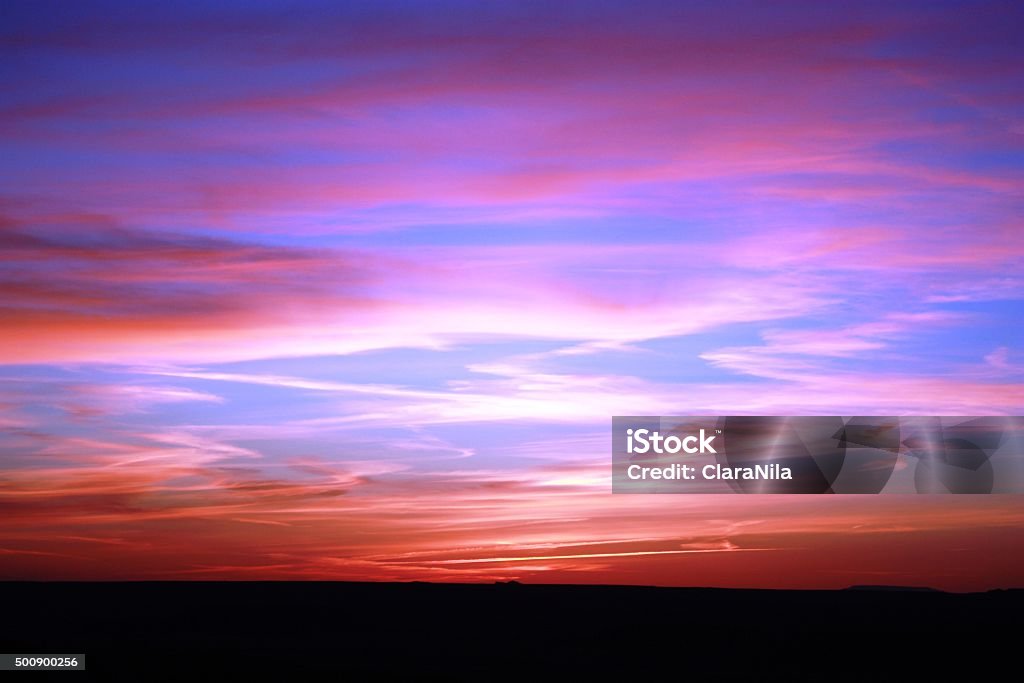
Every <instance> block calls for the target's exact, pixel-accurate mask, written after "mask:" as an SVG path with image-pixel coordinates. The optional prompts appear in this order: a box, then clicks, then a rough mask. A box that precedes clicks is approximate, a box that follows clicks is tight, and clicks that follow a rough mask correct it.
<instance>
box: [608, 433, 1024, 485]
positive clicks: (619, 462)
mask: <svg viewBox="0 0 1024 683" xmlns="http://www.w3.org/2000/svg"><path fill="white" fill-rule="evenodd" d="M612 490H613V492H614V493H804V494H806V493H828V494H871V493H900V494H906V493H927V494H932V493H966V494H993V493H996V494H998V493H1024V418H1021V417H1004V416H983V417H964V416H956V417H954V416H910V417H882V416H861V417H840V416H815V417H805V416H801V417H781V416H689V417H681V416H651V415H645V416H617V417H613V418H612Z"/></svg>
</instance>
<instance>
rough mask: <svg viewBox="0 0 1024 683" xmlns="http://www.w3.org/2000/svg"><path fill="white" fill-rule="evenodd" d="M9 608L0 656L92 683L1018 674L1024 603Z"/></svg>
mask: <svg viewBox="0 0 1024 683" xmlns="http://www.w3.org/2000/svg"><path fill="white" fill-rule="evenodd" d="M0 604H2V606H3V613H4V619H3V621H2V628H0V651H2V652H19V653H20V652H26V653H61V652H68V653H71V652H74V653H81V652H84V653H86V655H87V660H86V661H87V666H88V672H87V673H88V675H89V678H91V679H93V680H133V681H148V680H154V679H172V680H208V679H221V680H241V679H244V678H245V677H247V676H249V675H255V674H262V675H267V674H270V675H271V680H288V681H303V680H325V679H327V680H339V681H361V680H394V679H398V680H410V679H411V680H419V679H432V680H488V679H495V678H498V679H509V678H516V679H520V680H549V679H568V680H580V679H584V678H591V679H593V678H600V679H608V678H619V679H620V680H623V681H634V680H649V679H652V678H654V677H656V676H657V675H658V672H659V671H665V670H667V671H669V672H674V674H673V676H672V677H673V678H679V679H681V680H682V679H685V680H722V679H725V680H751V679H756V680H764V679H776V680H798V679H799V680H815V681H833V680H834V681H844V680H893V679H901V680H921V679H923V678H933V679H941V680H950V679H957V678H959V679H960V680H964V681H973V680H981V679H985V678H989V677H994V676H995V673H994V672H996V671H998V670H999V667H1000V666H1004V667H1008V668H1007V670H1008V671H1015V670H1017V666H1018V648H1019V645H1018V644H1017V643H1018V640H1019V634H1020V626H1021V621H1022V615H1024V591H993V592H989V593H976V594H969V595H958V594H947V593H941V592H937V591H912V590H900V589H894V588H891V587H889V588H887V589H886V590H864V589H861V590H845V591H764V590H722V589H700V588H645V587H615V586H539V585H510V584H501V585H450V584H449V585H445V584H421V583H411V584H394V583H392V584H387V583H377V584H374V583H319V582H301V583H299V582H296V583H286V582H282V583H275V582H268V583H264V582H223V583H214V582H209V583H208V582H196V583H0ZM225 674H226V677H225ZM9 676H12V677H16V676H34V677H36V680H38V676H39V674H36V673H27V672H26V673H20V674H9ZM60 676H61V680H69V679H75V678H76V677H77V678H78V680H83V679H84V678H85V675H84V674H81V673H73V672H67V673H62V674H60Z"/></svg>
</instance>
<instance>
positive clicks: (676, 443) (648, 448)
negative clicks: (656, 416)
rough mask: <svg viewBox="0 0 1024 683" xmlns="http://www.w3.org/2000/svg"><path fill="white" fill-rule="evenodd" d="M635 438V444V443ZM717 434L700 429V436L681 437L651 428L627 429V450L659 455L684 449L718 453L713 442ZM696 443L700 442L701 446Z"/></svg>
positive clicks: (685, 451) (684, 450) (690, 451)
mask: <svg viewBox="0 0 1024 683" xmlns="http://www.w3.org/2000/svg"><path fill="white" fill-rule="evenodd" d="M634 440H635V442H636V443H635V445H634ZM714 440H715V435H714V434H712V435H711V436H705V434H704V430H703V429H702V430H700V436H697V435H695V434H691V435H689V436H686V437H683V438H679V437H678V436H676V435H674V434H670V435H668V436H662V435H661V433H659V432H656V431H655V432H652V431H651V430H649V429H636V430H633V429H627V430H626V452H627V453H641V454H642V453H648V452H654V453H657V454H659V455H662V454H665V453H669V454H674V453H678V452H679V451H682V452H684V453H717V452H718V451H716V450H715V448H714V446H712V445H711V442H712V441H714ZM694 444H700V445H699V446H697V445H694Z"/></svg>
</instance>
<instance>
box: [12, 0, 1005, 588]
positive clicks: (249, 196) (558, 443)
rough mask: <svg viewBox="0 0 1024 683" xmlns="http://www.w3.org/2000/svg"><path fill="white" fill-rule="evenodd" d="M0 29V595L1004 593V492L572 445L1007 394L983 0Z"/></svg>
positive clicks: (992, 35)
mask: <svg viewBox="0 0 1024 683" xmlns="http://www.w3.org/2000/svg"><path fill="white" fill-rule="evenodd" d="M4 15H5V19H4V21H3V22H0V54H2V56H3V59H2V60H0V64H2V66H0V70H2V73H3V79H4V83H5V88H4V89H3V91H2V93H0V122H2V124H3V125H2V126H0V182H2V184H0V187H2V188H3V189H2V190H0V458H2V459H0V510H3V511H4V512H5V513H6V514H5V515H4V520H5V521H3V522H0V578H3V579H12V578H18V579H35V578H46V579H59V578H73V579H140V578H142V579H147V578H159V579H204V578H213V579H222V578H224V579H231V578H319V579H329V578H338V579H360V580H364V579H369V580H410V579H427V580H445V581H493V580H507V579H513V578H514V579H524V580H533V581H554V582H559V581H568V582H593V583H608V582H611V583H617V582H618V583H660V584H674V585H721V586H770V587H839V586H844V585H848V584H853V583H858V584H861V583H876V582H877V583H908V584H930V585H933V586H936V587H940V588H948V589H953V590H973V589H987V588H992V587H1006V586H1019V585H1021V582H1022V580H1024V576H1022V573H1021V572H1022V570H1021V568H1022V566H1024V565H1022V563H1021V557H1020V553H1019V552H1017V551H1015V550H1013V549H1014V548H1019V547H1021V546H1022V543H1021V542H1022V538H1021V536H1022V533H1024V519H1022V518H1021V515H1022V513H1021V510H1020V506H1019V505H1018V504H1017V501H1016V500H1015V499H1014V498H1007V497H999V496H996V497H967V498H950V497H947V498H931V497H918V498H915V499H912V500H910V499H886V500H862V499H853V498H841V497H835V498H833V499H831V500H829V499H823V498H814V499H805V498H790V497H784V498H772V499H762V498H759V497H758V498H741V497H715V498H713V499H712V498H702V499H701V500H700V501H695V500H691V499H688V498H685V497H682V496H661V497H658V496H654V497H641V496H613V495H612V494H611V493H610V481H609V476H608V472H609V460H608V459H609V453H608V452H607V433H606V431H607V427H608V419H609V417H610V416H611V415H613V414H697V413H721V414H845V415H852V414H908V413H915V414H1019V413H1020V412H1021V409H1022V407H1024V362H1022V360H1021V357H1022V353H1024V337H1022V332H1021V326H1020V324H1019V319H1020V318H1021V317H1022V313H1024V305H1022V301H1024V279H1022V277H1021V272H1022V265H1024V263H1022V261H1024V229H1022V228H1024V225H1022V222H1021V216H1022V215H1024V191H1022V188H1024V118H1022V109H1021V107H1022V105H1024V99H1022V96H1021V88H1020V87H1019V85H1020V83H1021V81H1022V76H1024V58H1022V54H1021V51H1020V49H1019V46H1018V42H1019V35H1018V34H1019V30H1018V27H1019V26H1020V24H1021V20H1022V19H1024V15H1022V12H1021V10H1020V9H1019V8H1017V7H1015V6H1013V5H1010V4H1005V3H987V2H982V3H957V2H953V3H941V4H936V3H923V2H921V3H917V2H905V3H866V4H862V5H858V6H857V7H855V8H846V9H838V8H836V7H825V6H821V5H816V4H813V3H795V4H792V3H790V4H762V5H757V4H751V3H745V2H725V3H713V4H712V3H706V4H696V5H694V4H687V5H672V4H669V3H658V2H642V3H639V4H637V3H629V4H626V3H601V4H597V5H595V4H593V3H574V2H572V3H563V4H560V5H559V6H558V7H552V6H545V5H544V4H542V3H532V2H528V3H514V4H512V3H497V4H494V3H492V4H485V5H481V4H473V3H463V2H444V3H432V4H429V5H421V4H418V3H407V2H374V3H344V4H343V5H337V4H335V5H331V4H327V3H308V4H305V5H299V6H295V5H294V4H293V3H277V2H268V3H260V4H259V5H253V4H251V3H221V4H219V5H218V6H216V7H211V6H208V5H207V4H205V3H189V2H186V3H175V4H174V5H167V6H160V7H157V6H151V7H143V6H133V5H130V4H125V3H119V2H81V3H65V4H58V5H54V6H43V5H40V4H38V3H22V2H14V3H9V4H8V7H6V8H5V10H4ZM1008 549H1009V550H1008Z"/></svg>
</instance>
